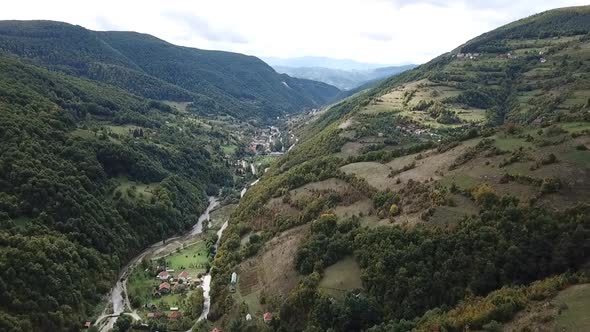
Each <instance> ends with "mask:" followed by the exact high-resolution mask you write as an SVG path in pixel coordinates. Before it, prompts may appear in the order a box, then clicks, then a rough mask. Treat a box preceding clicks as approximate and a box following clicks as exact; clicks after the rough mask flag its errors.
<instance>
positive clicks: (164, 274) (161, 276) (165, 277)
mask: <svg viewBox="0 0 590 332" xmlns="http://www.w3.org/2000/svg"><path fill="white" fill-rule="evenodd" d="M158 279H160V280H168V279H170V273H168V272H166V271H162V272H160V273H158Z"/></svg>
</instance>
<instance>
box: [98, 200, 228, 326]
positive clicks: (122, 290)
mask: <svg viewBox="0 0 590 332" xmlns="http://www.w3.org/2000/svg"><path fill="white" fill-rule="evenodd" d="M217 206H219V201H218V200H217V197H209V205H208V206H207V209H206V210H205V212H203V214H201V216H200V217H199V219H198V221H197V223H196V224H195V225H194V226H193V228H192V229H191V230H190V231H189V232H188V233H187V234H185V235H182V236H175V237H171V238H168V239H166V240H164V241H160V242H157V243H154V244H152V245H151V246H149V247H148V248H147V249H145V250H144V251H142V252H141V253H140V254H139V255H137V256H135V257H134V258H133V259H132V260H130V261H129V263H127V265H125V266H124V267H123V268H122V269H121V271H120V272H119V279H118V280H117V282H116V283H115V285H114V286H113V288H112V289H111V291H110V293H109V296H108V302H107V305H106V307H105V309H104V311H103V312H102V314H101V315H100V316H99V317H98V318H97V319H96V321H95V323H94V325H95V326H98V327H99V331H100V332H108V331H109V330H110V329H112V328H113V326H114V325H115V322H116V321H117V318H118V317H119V316H121V315H123V314H125V315H129V316H131V317H133V319H134V320H140V319H141V318H140V317H139V315H138V314H137V312H136V311H134V310H133V309H132V308H131V304H130V303H129V297H128V295H127V277H128V276H129V273H130V272H131V271H133V268H134V267H135V266H137V265H138V264H139V263H140V262H141V260H142V259H143V258H144V257H146V256H148V255H150V256H151V255H156V254H158V253H160V252H162V251H165V250H168V249H169V248H171V247H173V246H176V245H180V244H181V243H183V242H184V241H186V240H187V239H190V238H192V237H194V236H196V235H198V234H201V233H202V232H203V222H204V221H205V220H209V218H210V216H209V214H210V212H211V211H212V210H213V209H215V208H216V207H217ZM225 227H227V222H226V223H225V224H224V225H223V226H222V228H221V229H220V230H219V231H218V232H217V235H218V236H219V238H221V232H223V230H224V229H225ZM217 241H218V242H219V239H218V240H217ZM209 278H210V276H209ZM208 297H209V292H208V291H207V297H206V298H205V301H206V302H207V301H209V303H210V302H211V299H208ZM208 309H209V308H207V314H208V313H209V310H208ZM125 311H127V312H125ZM203 312H205V311H204V310H203ZM201 316H202V315H201ZM205 317H207V316H206V315H205Z"/></svg>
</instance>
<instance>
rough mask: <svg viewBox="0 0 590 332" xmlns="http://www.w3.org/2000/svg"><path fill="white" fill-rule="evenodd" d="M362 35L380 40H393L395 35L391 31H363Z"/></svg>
mask: <svg viewBox="0 0 590 332" xmlns="http://www.w3.org/2000/svg"><path fill="white" fill-rule="evenodd" d="M361 36H362V37H365V38H368V39H370V40H374V41H378V42H388V41H392V40H393V36H391V35H390V34H389V33H383V32H363V33H361Z"/></svg>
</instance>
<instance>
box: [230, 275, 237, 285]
mask: <svg viewBox="0 0 590 332" xmlns="http://www.w3.org/2000/svg"><path fill="white" fill-rule="evenodd" d="M236 282H238V274H237V273H235V272H232V274H231V283H232V284H233V285H235V284H236Z"/></svg>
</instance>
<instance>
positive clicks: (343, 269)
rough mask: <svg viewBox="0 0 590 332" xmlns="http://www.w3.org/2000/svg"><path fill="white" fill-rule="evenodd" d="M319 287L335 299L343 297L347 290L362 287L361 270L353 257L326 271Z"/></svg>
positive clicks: (329, 267) (331, 266)
mask: <svg viewBox="0 0 590 332" xmlns="http://www.w3.org/2000/svg"><path fill="white" fill-rule="evenodd" d="M319 287H320V289H321V290H322V291H324V292H325V293H327V294H329V295H331V296H333V297H342V296H343V295H344V293H345V292H346V291H347V290H353V289H356V288H361V287H362V282H361V268H360V267H359V265H358V263H357V262H356V261H355V260H354V258H353V257H346V258H344V259H342V260H340V261H338V262H337V263H335V264H333V265H330V266H328V267H327V268H326V269H325V270H324V277H323V278H322V280H321V281H320V286H319Z"/></svg>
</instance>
